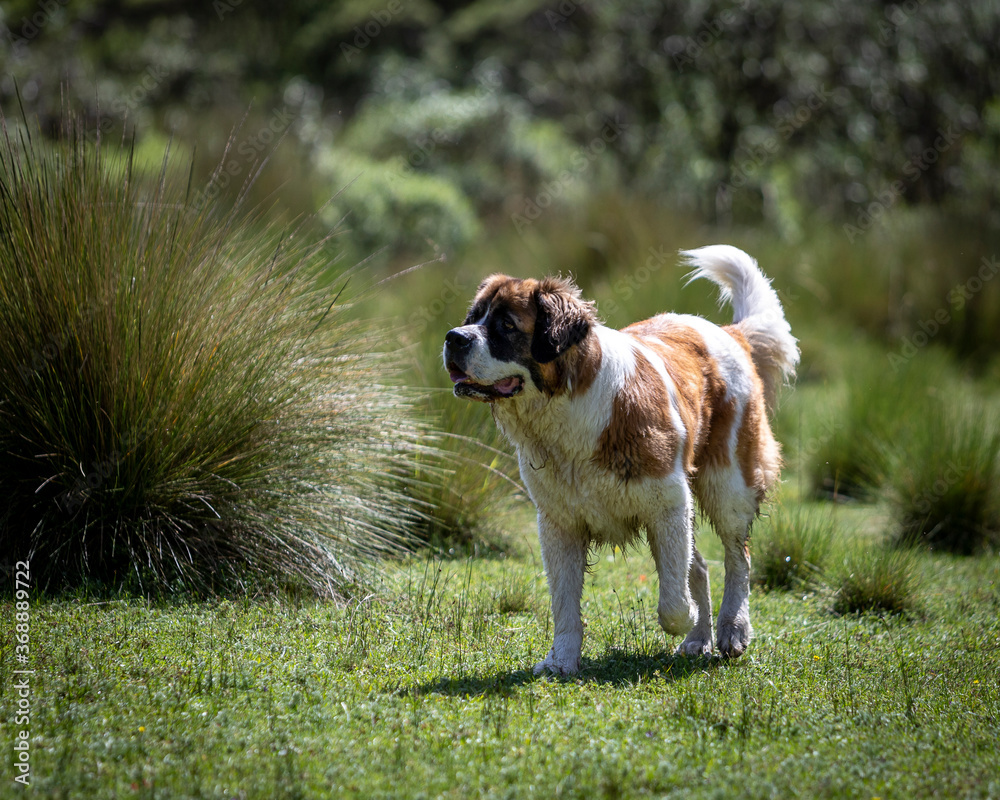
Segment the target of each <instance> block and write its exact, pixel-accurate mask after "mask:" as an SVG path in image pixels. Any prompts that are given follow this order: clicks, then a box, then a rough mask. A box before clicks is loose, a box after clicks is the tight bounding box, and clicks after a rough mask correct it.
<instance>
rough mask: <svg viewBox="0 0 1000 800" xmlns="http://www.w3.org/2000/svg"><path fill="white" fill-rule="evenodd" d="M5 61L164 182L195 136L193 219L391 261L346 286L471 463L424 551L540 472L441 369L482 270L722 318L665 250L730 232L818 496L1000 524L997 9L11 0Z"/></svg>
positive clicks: (7, 78)
mask: <svg viewBox="0 0 1000 800" xmlns="http://www.w3.org/2000/svg"><path fill="white" fill-rule="evenodd" d="M0 67H2V69H0V75H2V77H0V106H2V108H3V110H4V116H5V119H6V120H7V121H8V122H10V121H11V120H15V119H17V118H19V117H20V115H21V113H22V109H23V114H24V115H25V116H26V117H28V118H29V119H32V120H35V119H37V120H38V121H39V123H40V125H41V128H42V130H44V131H46V132H47V133H49V134H51V135H52V137H53V138H55V137H57V135H58V133H59V131H60V129H61V128H62V125H63V121H64V120H65V118H66V117H67V114H71V115H82V118H83V123H84V125H85V127H86V128H87V129H88V130H89V131H91V132H92V133H91V135H92V136H93V137H94V138H95V139H96V138H97V137H98V136H99V137H100V139H101V142H102V146H104V147H106V148H108V149H111V150H114V149H115V148H118V147H121V148H122V149H123V150H124V149H128V150H130V151H134V155H135V158H134V164H135V168H136V169H137V170H140V171H141V170H146V171H148V172H149V173H151V174H155V173H156V172H158V171H159V170H160V168H161V164H162V162H163V154H164V150H165V149H166V148H168V147H169V148H170V150H171V152H172V153H173V158H172V162H171V163H173V164H174V165H181V166H184V165H186V164H187V162H189V161H190V162H191V164H193V180H192V182H191V185H192V187H194V189H193V191H195V192H196V195H195V197H194V200H193V203H194V206H195V208H196V209H200V208H202V207H203V206H205V205H207V204H210V203H215V202H217V201H221V202H223V203H225V202H228V201H232V200H234V199H235V198H237V197H238V196H239V195H240V194H241V192H248V193H249V201H250V205H251V206H252V207H253V208H255V209H257V210H258V211H259V212H260V214H261V216H262V218H268V219H271V218H276V219H279V220H280V219H283V218H297V219H301V218H310V223H309V224H310V225H312V224H314V223H316V224H318V227H319V228H320V230H318V231H316V234H315V235H316V236H317V238H321V239H326V237H328V236H331V237H332V239H331V241H332V243H333V244H332V247H331V248H330V251H331V252H332V253H333V255H331V256H330V257H331V259H332V260H334V261H335V262H336V267H335V268H334V269H332V270H331V271H330V274H331V275H332V274H334V273H335V272H337V271H338V270H341V269H342V268H343V267H344V266H345V265H346V266H350V265H353V264H357V263H359V262H363V263H364V264H365V268H364V269H363V270H361V271H359V272H356V273H355V276H356V279H355V282H354V283H353V284H352V285H351V287H350V289H349V291H348V295H349V297H348V296H345V297H346V299H347V300H349V301H350V302H352V303H353V302H355V300H357V299H358V298H368V299H367V301H365V302H363V303H360V302H359V303H358V304H357V306H356V308H357V309H359V310H360V311H361V312H363V314H364V315H365V316H367V317H369V318H374V319H375V322H376V325H377V326H380V327H381V328H382V329H383V330H384V331H387V332H389V333H390V335H389V336H388V337H387V338H388V340H389V343H388V345H387V346H388V347H390V348H396V351H397V352H398V353H400V354H402V355H403V357H404V359H405V360H406V369H405V370H404V371H402V372H401V373H400V375H399V376H397V377H399V379H400V380H401V381H402V382H406V383H409V384H412V385H416V386H420V387H437V388H438V389H440V392H437V393H435V392H433V391H432V392H431V393H430V394H429V395H428V397H427V398H425V401H423V402H424V405H425V406H426V408H425V409H424V410H425V411H429V413H430V419H431V420H432V422H433V424H434V425H435V426H437V428H438V429H439V430H443V431H446V432H448V435H449V436H450V437H452V438H449V439H446V441H445V444H444V447H445V449H446V450H447V449H449V448H450V450H451V451H452V452H451V457H452V458H453V459H455V462H454V463H455V464H458V465H459V466H458V467H456V468H454V469H453V470H451V471H448V472H447V474H445V473H441V472H440V470H438V471H435V469H436V467H434V465H431V468H430V470H429V472H427V470H425V469H424V467H423V466H420V467H419V468H418V469H417V471H416V473H415V474H414V475H413V476H410V480H409V481H408V483H407V486H408V487H409V488H408V490H407V491H409V492H411V493H413V494H415V496H416V500H417V501H418V502H419V504H420V507H421V508H436V509H438V511H437V512H435V513H434V514H430V513H428V514H426V515H425V516H426V520H425V522H426V524H425V526H424V527H425V528H426V530H423V531H422V532H421V533H422V535H423V536H424V537H425V538H427V539H429V540H431V541H438V540H439V539H448V537H449V536H452V537H453V535H454V534H455V533H456V532H459V534H460V535H459V536H458V537H457V539H456V538H452V539H451V541H452V542H455V541H457V543H458V544H459V545H463V544H468V543H469V541H470V539H469V538H468V537H467V536H466V534H469V532H470V531H472V532H476V531H478V532H479V533H480V534H481V533H482V531H483V530H484V529H487V530H491V529H495V527H496V522H495V520H496V517H497V509H498V508H499V507H503V506H504V504H505V502H506V499H505V492H508V487H509V485H510V481H509V477H510V476H513V475H514V474H515V473H516V466H515V465H514V464H513V461H512V460H511V458H510V456H509V454H508V452H507V451H506V449H505V446H504V445H503V444H502V442H501V441H500V440H499V437H498V435H497V434H496V432H495V430H494V427H493V425H492V421H491V420H490V419H489V415H488V414H486V413H485V412H484V410H483V409H481V408H479V407H469V406H462V405H457V404H456V403H455V401H454V400H453V399H452V397H451V393H450V390H449V386H448V380H447V376H446V375H445V374H444V372H443V370H442V369H441V367H440V355H439V354H440V345H441V341H442V337H443V335H444V331H446V330H447V329H448V327H450V326H451V325H452V324H454V323H455V322H457V321H458V320H460V319H461V318H462V315H463V311H464V306H465V303H466V302H467V300H468V298H469V297H471V295H472V292H473V291H474V288H475V286H476V284H477V282H478V281H479V280H480V279H481V278H482V277H483V276H484V275H485V274H487V273H488V272H491V271H499V270H502V271H506V272H511V273H513V274H517V275H529V274H530V275H539V274H542V273H547V272H563V273H572V274H573V275H574V276H575V277H576V278H577V280H578V281H579V282H580V283H581V285H582V286H583V287H584V290H585V292H586V293H587V295H588V296H590V297H594V298H595V299H596V300H597V301H598V302H599V307H600V311H601V314H602V315H603V317H604V319H605V320H606V321H607V322H608V323H609V324H613V325H623V324H626V323H628V322H629V321H631V320H633V319H636V318H640V317H642V316H645V315H649V314H652V313H655V312H658V311H662V310H664V309H676V310H681V311H688V312H693V313H708V314H713V313H714V312H713V298H712V297H710V293H709V292H707V291H705V290H704V287H691V288H690V289H688V290H683V291H682V287H681V280H680V277H681V275H680V273H676V272H674V271H672V270H674V269H675V266H676V262H677V258H676V253H677V250H678V249H680V248H690V247H696V246H699V245H703V244H710V243H714V242H719V241H729V242H732V243H733V244H736V245H738V246H740V247H743V248H744V249H746V250H748V252H751V253H752V254H753V255H754V256H756V257H757V258H758V259H759V260H760V262H761V264H762V266H763V267H764V269H765V272H766V273H767V274H768V275H769V276H771V277H773V278H774V282H775V286H776V287H777V288H778V290H779V294H780V295H781V298H782V301H783V304H784V306H785V309H786V313H787V314H788V317H789V319H790V321H791V323H792V328H793V330H794V331H795V333H796V335H797V336H798V337H799V338H800V342H801V344H802V349H803V353H804V356H803V362H802V369H801V370H800V377H799V384H798V389H797V391H796V393H795V394H794V395H792V398H791V400H790V401H788V402H786V404H785V405H784V406H783V409H782V411H781V413H780V414H779V417H778V419H777V420H776V428H777V430H778V432H779V434H780V436H781V438H782V441H783V442H785V448H786V449H785V452H786V457H787V461H788V463H789V472H790V474H791V476H792V477H791V479H790V482H791V484H792V485H794V486H796V487H797V494H798V496H800V497H806V496H810V497H815V496H816V495H819V496H823V497H835V498H839V499H844V498H845V497H846V496H852V497H853V498H854V499H858V500H863V501H865V500H870V499H872V498H876V499H880V500H882V501H887V502H888V501H890V500H891V501H892V502H894V503H896V505H897V506H898V507H899V509H900V510H899V516H900V520H902V522H901V525H902V528H901V531H902V532H900V533H899V536H901V537H902V536H904V534H905V536H909V537H911V538H912V536H914V535H917V534H913V530H918V531H922V533H920V534H919V535H924V534H926V533H927V532H928V531H934V532H935V533H934V535H935V536H938V537H939V539H940V533H941V531H948V530H951V529H955V530H958V528H961V530H962V531H966V530H972V529H975V530H976V531H977V534H976V537H974V538H975V541H976V542H979V541H980V540H983V541H987V542H993V543H995V542H996V541H1000V539H998V535H1000V510H998V509H1000V502H996V501H995V496H996V492H995V488H994V483H995V481H994V477H995V475H996V474H1000V473H998V470H1000V462H997V460H996V458H990V457H989V453H987V454H986V455H984V454H983V453H985V451H983V452H980V451H981V450H982V447H979V443H981V442H988V443H993V442H995V441H997V439H996V436H995V428H996V425H997V423H996V420H997V419H1000V417H997V416H996V414H994V413H993V412H994V411H996V410H997V409H996V397H997V391H996V388H997V383H998V380H1000V358H998V356H1000V336H998V335H997V332H998V331H1000V280H994V278H995V277H996V276H997V275H998V274H1000V189H998V187H1000V0H987V2H978V3H975V4H973V3H960V2H935V3H930V2H926V0H906V1H905V2H900V3H883V2H876V3H862V2H858V0H833V2H818V1H814V0H809V1H807V2H803V3H794V4H792V3H781V2H777V0H740V2H737V3H723V2H696V1H689V2H680V1H679V0H666V2H651V1H648V0H605V1H604V2H575V1H574V0H477V1H476V2H432V1H431V0H347V1H346V2H323V3H321V2H316V0H290V2H286V3H282V4H280V7H278V6H276V5H275V4H267V3H262V2H254V0H213V1H212V2H198V3H195V2H191V1H190V0H169V1H168V0H119V1H118V2H99V1H97V0H79V1H78V2H77V1H74V2H65V1H63V0H12V1H11V2H6V3H4V4H3V6H2V7H0ZM185 179H186V174H185ZM248 187H249V188H248ZM422 262H431V263H430V264H429V265H427V264H426V263H425V265H424V267H423V268H422V269H419V270H415V271H412V272H410V273H409V274H405V275H403V276H402V277H398V278H395V279H393V280H392V281H388V282H385V283H382V281H383V279H384V278H386V276H388V275H390V274H395V273H398V272H399V271H401V270H405V269H406V268H408V267H410V266H413V265H415V264H417V263H422ZM435 262H439V263H435ZM361 284H365V285H363V286H362V285H361ZM331 286H332V284H331ZM367 290H371V291H367ZM715 318H716V319H719V318H720V317H719V316H718V315H716V316H715ZM400 321H402V322H403V324H400ZM383 322H384V325H383V324H382V323H383ZM963 398H968V402H965V401H964V400H963ZM959 401H961V402H959ZM963 403H964V405H963ZM960 406H961V407H960ZM970 408H971V409H972V410H970ZM942 409H944V410H942ZM928 419H932V420H937V421H938V422H939V423H940V424H939V425H938V427H937V428H935V427H934V426H933V425H928V424H926V420H928ZM942 420H943V421H942ZM941 431H944V433H941ZM970 431H972V433H970ZM942 436H944V438H945V439H947V440H948V443H950V444H949V445H948V446H949V447H951V446H952V445H953V444H954V445H955V446H954V447H952V449H951V450H949V449H947V448H946V447H944V445H943V444H942V442H941V437H942ZM474 442H481V443H482V444H479V445H474V444H473V443H474ZM956 443H957V444H956ZM991 446H992V445H991ZM959 447H963V448H965V449H964V450H962V453H963V454H964V455H963V456H962V458H961V459H959V461H961V462H962V463H963V464H967V465H972V466H969V468H968V469H967V470H966V471H965V472H964V473H963V476H962V479H961V480H956V481H952V482H951V483H950V484H949V489H948V491H947V492H945V491H939V490H938V488H936V487H938V483H939V482H940V481H941V480H942V477H941V474H940V473H941V466H940V464H941V463H943V461H941V458H939V456H940V457H943V454H946V453H952V454H953V451H954V452H958V450H956V449H955V448H959ZM977 447H978V449H977ZM989 449H990V448H987V450H989ZM973 451H974V452H973ZM991 452H992V451H991ZM935 453H937V456H935V455H934V454H935ZM915 454H918V455H919V458H917V455H915ZM929 454H930V455H929ZM966 456H968V457H967V458H966ZM915 459H916V460H915ZM915 463H918V464H921V465H926V469H925V470H924V472H923V473H919V472H918V473H917V474H911V472H912V471H908V468H909V467H910V466H912V465H913V464H915ZM975 465H981V468H979V467H977V466H975ZM483 467H485V469H484V468H483ZM425 472H427V474H425ZM928 486H929V487H931V488H927V487H928ZM415 487H416V488H415ZM920 487H923V488H920ZM954 487H959V489H961V491H960V492H958V493H959V494H960V495H961V497H959V498H957V499H953V498H952V497H951V490H952V489H953V488H954ZM963 487H965V488H963ZM969 487H972V489H974V491H973V490H972V489H969ZM956 491H958V490H957V489H956ZM969 498H973V499H975V498H985V499H983V500H982V502H981V503H980V502H979V500H976V504H974V505H976V507H975V508H974V509H972V510H970V509H969V507H968V506H969V502H966V501H968V499H969ZM931 501H933V503H932V502H931ZM932 505H933V506H934V507H935V509H936V508H938V507H940V510H928V509H930V508H931V506H932ZM956 519H971V520H973V521H972V522H962V523H961V525H958V523H956V522H955V520H956ZM956 525H958V527H956ZM962 536H963V537H964V536H965V534H964V533H963V534H962ZM472 541H473V542H477V541H480V540H477V539H475V537H474V536H473V537H472ZM487 541H488V542H489V541H490V540H489V538H488V537H487ZM445 546H446V547H447V546H449V543H448V541H445ZM477 546H478V545H477ZM952 549H955V550H958V551H964V550H969V549H972V548H968V547H966V546H965V545H964V544H962V545H961V546H955V547H953V548H952Z"/></svg>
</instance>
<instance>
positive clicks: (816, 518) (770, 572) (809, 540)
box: [753, 505, 834, 591]
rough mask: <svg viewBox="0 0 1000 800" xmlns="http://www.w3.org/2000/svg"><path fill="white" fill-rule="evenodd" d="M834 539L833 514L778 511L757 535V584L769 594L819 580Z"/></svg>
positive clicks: (793, 509) (805, 509)
mask: <svg viewBox="0 0 1000 800" xmlns="http://www.w3.org/2000/svg"><path fill="white" fill-rule="evenodd" d="M833 538H834V519H833V516H832V515H831V514H830V512H829V510H827V509H823V510H822V511H816V510H813V509H810V508H808V507H805V506H798V505H797V506H793V507H791V508H790V509H789V508H784V507H775V508H774V509H773V510H772V511H771V513H770V518H769V519H768V521H767V523H766V524H765V525H761V526H760V527H759V528H758V529H756V530H755V531H754V538H753V541H754V543H755V544H756V549H755V552H754V556H753V582H754V583H755V584H756V585H758V586H760V587H761V588H762V589H764V590H766V591H771V590H784V591H788V590H792V589H798V588H800V587H803V586H808V585H810V584H812V583H815V582H816V581H817V580H819V579H820V578H821V577H822V575H823V571H824V569H825V568H826V564H827V560H828V557H829V555H830V547H831V544H832V543H833Z"/></svg>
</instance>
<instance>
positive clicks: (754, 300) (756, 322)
mask: <svg viewBox="0 0 1000 800" xmlns="http://www.w3.org/2000/svg"><path fill="white" fill-rule="evenodd" d="M681 255H682V256H683V257H684V259H685V261H686V262H687V263H688V264H689V265H690V266H692V267H694V271H692V272H691V274H690V275H689V276H688V281H689V282H690V281H693V280H695V279H696V278H708V279H709V280H710V281H712V282H713V283H715V284H717V285H718V286H719V288H720V290H721V291H720V293H719V302H720V303H725V302H729V303H731V304H732V306H733V323H734V324H735V325H737V326H738V327H739V328H740V330H741V331H742V332H743V335H744V336H746V338H747V341H748V342H749V343H750V352H751V353H752V357H753V362H754V366H755V367H756V368H757V373H758V374H759V375H760V377H761V380H762V381H763V383H764V396H765V398H766V400H767V407H768V409H773V408H774V404H775V400H776V398H777V395H778V389H779V387H780V386H781V385H782V383H787V382H789V381H791V379H792V378H793V377H795V367H796V366H797V365H798V363H799V348H798V343H797V342H796V340H795V337H794V336H792V329H791V326H790V325H789V324H788V321H787V320H786V319H785V313H784V311H783V310H782V308H781V301H780V300H779V299H778V295H777V293H776V292H775V291H774V289H772V288H771V281H769V280H768V279H767V278H766V277H764V273H762V272H761V271H760V267H758V266H757V262H756V261H755V260H754V259H753V258H751V257H750V256H748V255H747V254H746V253H744V252H743V251H742V250H739V249H737V248H735V247H731V246H730V245H727V244H717V245H712V246H710V247H702V248H699V249H698V250H682V251H681Z"/></svg>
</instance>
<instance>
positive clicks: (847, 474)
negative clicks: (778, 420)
mask: <svg viewBox="0 0 1000 800" xmlns="http://www.w3.org/2000/svg"><path fill="white" fill-rule="evenodd" d="M844 377H845V380H846V393H845V395H844V399H843V402H842V405H841V406H840V408H838V409H837V410H836V411H835V412H834V424H833V425H832V428H831V430H830V431H829V434H828V435H827V436H826V437H825V438H824V439H823V441H822V443H821V444H820V446H818V447H817V448H816V449H815V455H814V457H813V459H812V468H811V475H812V485H813V489H814V491H815V492H816V493H817V494H819V495H821V496H833V495H836V496H841V495H844V496H847V497H851V498H854V499H859V500H873V499H875V498H876V497H877V496H878V494H879V492H880V491H881V490H882V489H883V488H884V487H885V486H886V485H887V483H888V481H889V479H890V477H891V473H892V470H893V467H894V466H895V456H896V453H897V452H898V450H899V448H900V446H901V444H902V443H903V442H904V441H905V440H906V438H907V436H908V435H909V432H910V428H911V426H912V424H913V421H914V420H915V419H922V418H923V417H924V416H925V415H926V414H928V413H930V411H929V405H930V398H931V397H932V395H933V393H934V392H935V391H936V390H937V387H938V386H942V385H947V384H948V383H950V382H954V381H957V380H958V375H957V373H956V370H955V369H954V367H953V366H952V365H951V364H950V363H949V362H948V361H947V358H946V357H945V355H944V354H943V353H942V352H940V351H936V350H928V351H925V352H922V353H920V354H919V357H915V358H913V359H911V360H909V361H906V362H903V363H897V364H890V362H889V360H888V359H887V358H886V355H885V354H884V353H883V352H882V351H881V350H878V349H862V348H860V347H859V348H858V352H857V354H856V356H855V358H854V359H852V362H851V365H850V368H849V370H848V371H847V372H846V373H845V376H844Z"/></svg>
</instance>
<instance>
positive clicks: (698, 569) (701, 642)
mask: <svg viewBox="0 0 1000 800" xmlns="http://www.w3.org/2000/svg"><path fill="white" fill-rule="evenodd" d="M688 582H689V583H690V586H691V597H692V599H693V600H694V602H695V604H696V605H697V606H698V622H697V623H696V624H695V626H694V627H693V628H692V629H691V632H690V633H688V635H687V638H685V639H684V641H683V642H681V645H680V647H678V648H677V653H678V654H679V655H684V656H701V655H708V654H709V653H711V652H712V593H711V590H710V588H709V585H708V565H707V564H706V563H705V559H704V558H703V557H702V555H701V553H699V552H698V548H697V546H695V547H694V558H692V559H691V570H690V572H689V573H688Z"/></svg>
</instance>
